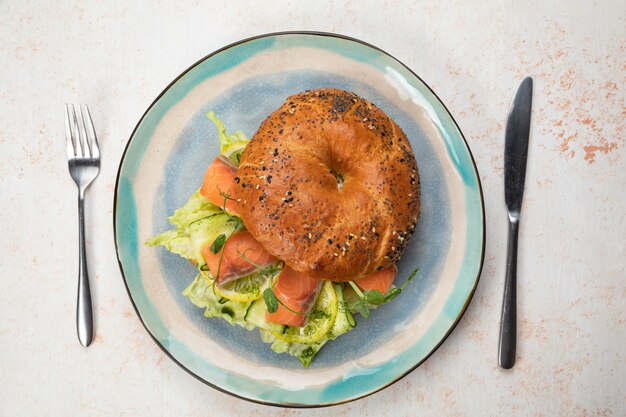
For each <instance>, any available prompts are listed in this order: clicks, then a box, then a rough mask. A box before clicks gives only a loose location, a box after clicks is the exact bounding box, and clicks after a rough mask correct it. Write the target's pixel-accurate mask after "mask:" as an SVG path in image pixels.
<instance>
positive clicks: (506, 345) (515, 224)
mask: <svg viewBox="0 0 626 417" xmlns="http://www.w3.org/2000/svg"><path fill="white" fill-rule="evenodd" d="M518 230H519V219H509V244H508V253H507V258H506V279H505V282H504V297H503V300H502V317H501V320H500V344H499V346H498V363H499V364H500V366H501V367H502V368H504V369H511V368H512V367H513V365H515V349H516V336H517V236H518Z"/></svg>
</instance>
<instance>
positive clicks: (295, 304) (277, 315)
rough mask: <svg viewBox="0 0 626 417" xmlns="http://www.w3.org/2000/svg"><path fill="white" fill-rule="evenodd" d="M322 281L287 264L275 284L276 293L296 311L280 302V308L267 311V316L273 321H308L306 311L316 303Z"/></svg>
mask: <svg viewBox="0 0 626 417" xmlns="http://www.w3.org/2000/svg"><path fill="white" fill-rule="evenodd" d="M321 283H322V281H320V280H318V279H316V278H311V277H310V276H308V275H306V274H304V273H302V272H296V271H294V270H293V269H291V268H289V267H288V266H285V267H284V268H283V270H282V271H281V273H280V275H278V279H277V281H276V285H274V294H276V298H278V299H279V300H280V301H281V302H282V303H283V304H285V305H286V306H287V307H289V308H290V309H291V310H293V311H295V313H294V312H293V311H289V310H288V309H286V308H285V307H284V306H283V305H281V304H280V303H278V310H276V311H275V312H274V313H270V312H269V311H268V312H266V313H265V318H266V319H267V320H268V321H270V322H272V323H278V324H284V325H287V326H303V325H304V323H305V322H306V313H308V311H309V309H310V308H311V307H312V306H313V304H315V300H316V298H317V294H318V292H319V289H320V287H321Z"/></svg>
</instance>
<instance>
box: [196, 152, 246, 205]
mask: <svg viewBox="0 0 626 417" xmlns="http://www.w3.org/2000/svg"><path fill="white" fill-rule="evenodd" d="M236 172H237V168H236V167H235V166H234V165H232V164H231V163H229V162H227V161H225V160H224V158H222V157H220V156H218V157H217V158H215V160H213V163H212V164H211V165H210V166H209V168H208V169H207V170H206V173H205V174H204V181H203V182H202V186H201V187H200V194H202V195H203V196H204V198H206V199H207V200H209V202H210V203H212V204H215V205H216V206H218V207H222V208H223V207H224V194H226V195H228V197H229V198H228V199H227V200H226V210H228V211H229V212H231V213H233V214H238V213H237V198H236V197H235V176H236Z"/></svg>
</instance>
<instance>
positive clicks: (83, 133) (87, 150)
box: [76, 104, 91, 158]
mask: <svg viewBox="0 0 626 417" xmlns="http://www.w3.org/2000/svg"><path fill="white" fill-rule="evenodd" d="M80 106H81V105H80V104H79V105H78V111H76V121H77V123H78V136H79V137H80V144H81V146H82V147H83V156H86V157H87V158H91V143H89V136H87V129H85V119H84V118H83V112H82V110H81V108H80Z"/></svg>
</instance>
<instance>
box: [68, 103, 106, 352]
mask: <svg viewBox="0 0 626 417" xmlns="http://www.w3.org/2000/svg"><path fill="white" fill-rule="evenodd" d="M65 136H66V139H67V161H68V166H69V170H70V175H71V176H72V179H73V180H74V182H75V183H76V185H77V186H78V239H79V256H78V301H77V305H76V329H77V330H78V340H79V341H80V343H81V344H82V345H83V346H85V347H87V346H89V345H90V344H91V341H92V340H93V311H92V308H91V290H90V289H89V273H88V271H87V252H86V250H85V210H84V207H85V191H86V190H87V187H89V184H91V182H92V181H93V180H94V179H95V178H96V177H97V176H98V173H99V172H100V149H99V148H98V140H97V139H96V131H95V129H94V128H93V121H92V120H91V114H90V113H89V108H88V107H87V106H86V105H84V104H83V105H80V106H78V112H77V111H76V110H75V108H74V105H72V104H66V105H65Z"/></svg>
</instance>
